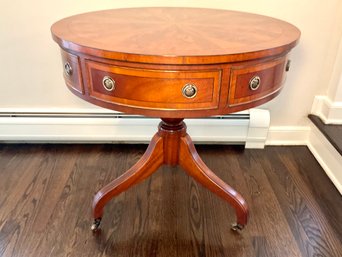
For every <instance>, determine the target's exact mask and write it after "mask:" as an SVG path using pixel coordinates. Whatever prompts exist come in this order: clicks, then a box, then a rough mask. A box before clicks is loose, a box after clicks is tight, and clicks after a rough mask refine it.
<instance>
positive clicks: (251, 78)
mask: <svg viewBox="0 0 342 257" xmlns="http://www.w3.org/2000/svg"><path fill="white" fill-rule="evenodd" d="M285 62H286V57H281V58H279V59H276V60H272V61H268V62H264V63H258V64H255V65H249V66H233V67H232V69H231V77H230V85H229V96H228V106H230V107H232V106H237V105H241V104H247V103H252V102H255V101H258V100H261V99H263V98H265V97H268V96H270V95H272V94H275V93H277V92H278V91H279V90H280V89H281V86H282V84H283V82H284V79H285Z"/></svg>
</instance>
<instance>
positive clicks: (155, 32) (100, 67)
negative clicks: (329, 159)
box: [51, 8, 300, 230]
mask: <svg viewBox="0 0 342 257" xmlns="http://www.w3.org/2000/svg"><path fill="white" fill-rule="evenodd" d="M51 31H52V36H53V38H54V40H55V41H56V42H57V43H58V44H59V46H60V47H61V52H62V59H63V66H64V79H65V82H66V84H67V86H68V87H69V89H70V90H71V91H72V92H73V93H74V94H76V95H77V96H78V97H80V98H82V99H84V100H85V101H87V102H90V103H93V104H95V105H98V106H102V107H104V108H108V109H112V110H118V111H121V112H125V113H132V114H141V115H145V116H150V117H160V118H161V122H160V125H159V128H158V132H157V133H156V134H155V135H154V137H153V138H152V140H151V142H150V144H149V146H148V148H147V150H146V152H145V154H144V155H143V156H142V157H141V159H140V160H139V161H138V162H137V163H136V164H135V165H134V166H133V167H132V168H130V169H129V170H128V171H126V172H125V173H124V174H123V175H121V176H120V177H118V178H117V179H115V180H114V181H112V182H110V183H109V184H108V185H106V186H105V187H103V188H102V189H101V190H100V191H99V192H98V193H97V194H96V196H95V198H94V201H93V215H94V223H93V225H92V230H97V229H98V227H99V225H100V222H101V218H102V215H103V209H104V207H105V205H106V204H107V203H108V201H109V200H111V199H112V198H113V197H114V196H116V195H118V194H120V193H122V192H123V191H125V190H127V189H128V188H129V187H131V186H133V185H135V184H137V183H139V182H140V181H142V180H144V179H146V178H147V177H149V176H150V175H151V174H152V173H153V172H155V171H156V170H157V169H158V168H159V167H160V166H161V165H163V164H167V165H180V166H181V167H182V168H183V169H184V170H185V171H186V172H187V174H188V175H190V176H191V177H193V178H194V179H195V180H196V181H198V182H199V183H201V184H202V185H203V186H204V187H206V188H208V189H209V190H211V191H212V192H213V193H215V194H217V195H218V196H220V197H221V198H223V199H224V200H226V201H227V202H228V203H229V204H230V205H232V207H233V208H234V209H235V211H236V216H237V222H236V223H235V224H234V225H233V229H235V230H236V229H242V228H243V227H244V226H245V225H246V224H247V219H248V208H247V204H246V202H245V200H244V199H243V198H242V196H241V195H240V194H239V193H237V192H236V191H235V190H234V189H233V188H232V187H230V186H229V185H227V184H226V183H225V182H223V181H222V180H221V179H220V178H219V177H217V176H216V175H215V174H214V173H213V172H212V171H211V170H210V169H209V168H208V167H207V166H206V165H205V164H204V162H203V161H202V160H201V158H200V157H199V155H198V154H197V152H196V149H195V147H194V144H193V142H192V141H191V138H190V136H189V135H188V134H187V133H186V125H185V124H184V122H183V119H184V118H190V117H206V116H212V115H221V114H228V113H232V112H236V111H241V110H245V109H249V108H251V107H254V106H258V105H260V104H263V103H265V102H267V101H269V100H271V99H272V98H274V97H275V96H276V95H278V94H279V92H280V90H281V89H282V84H283V82H284V80H285V72H286V71H288V70H289V64H290V62H289V60H288V58H287V55H288V53H289V51H290V50H291V49H292V48H293V47H294V46H295V45H296V44H297V42H298V40H299V37H300V31H299V30H298V29H297V28H296V27H295V26H293V25H291V24H289V23H287V22H284V21H281V20H278V19H274V18H270V17H265V16H261V15H255V14H249V13H242V12H235V11H227V10H215V9H199V8H129V9H116V10H105V11H98V12H91V13H85V14H80V15H76V16H72V17H69V18H66V19H63V20H60V21H58V22H56V23H55V24H54V25H53V26H52V28H51ZM208 133H210V131H208Z"/></svg>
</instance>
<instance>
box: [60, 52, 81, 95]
mask: <svg viewBox="0 0 342 257" xmlns="http://www.w3.org/2000/svg"><path fill="white" fill-rule="evenodd" d="M61 54H62V63H63V70H64V72H63V74H64V80H65V83H66V84H67V86H68V87H69V88H71V89H73V90H75V91H77V92H79V93H81V94H84V87H83V83H82V74H81V67H80V60H79V57H78V56H76V55H73V54H70V53H67V52H65V51H63V50H61Z"/></svg>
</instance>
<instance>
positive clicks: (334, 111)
mask: <svg viewBox="0 0 342 257" xmlns="http://www.w3.org/2000/svg"><path fill="white" fill-rule="evenodd" d="M311 113H312V114H314V115H317V116H318V117H320V118H321V120H322V121H323V122H324V123H325V124H342V102H332V101H331V100H330V99H329V97H327V96H315V99H314V103H313V105H312V109H311Z"/></svg>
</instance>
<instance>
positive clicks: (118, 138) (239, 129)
mask: <svg viewBox="0 0 342 257" xmlns="http://www.w3.org/2000/svg"><path fill="white" fill-rule="evenodd" d="M159 122H160V119H158V118H148V117H143V116H138V115H129V114H124V113H119V112H107V111H105V112H99V111H96V112H94V111H91V112H85V111H76V112H75V111H44V110H40V111H9V110H6V111H0V142H2V143H148V142H149V141H150V139H151V137H152V136H153V134H154V133H156V131H157V126H158V123H159ZM185 122H186V124H187V127H188V132H189V134H190V135H191V137H192V138H193V140H194V141H195V143H218V144H245V145H246V147H247V148H263V147H264V144H265V140H266V136H267V132H268V128H269V112H268V111H267V110H260V109H251V110H249V111H245V112H241V113H236V114H229V115H221V116H213V117H207V118H196V119H186V120H185Z"/></svg>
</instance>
